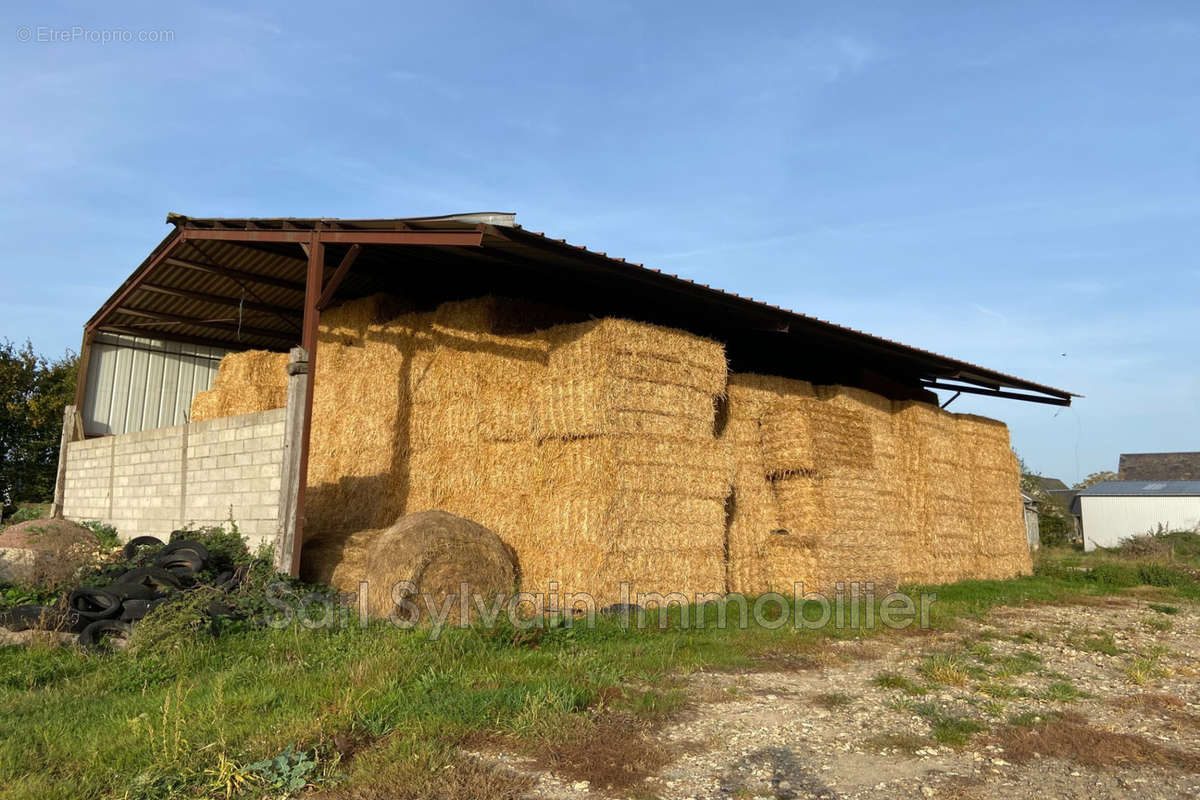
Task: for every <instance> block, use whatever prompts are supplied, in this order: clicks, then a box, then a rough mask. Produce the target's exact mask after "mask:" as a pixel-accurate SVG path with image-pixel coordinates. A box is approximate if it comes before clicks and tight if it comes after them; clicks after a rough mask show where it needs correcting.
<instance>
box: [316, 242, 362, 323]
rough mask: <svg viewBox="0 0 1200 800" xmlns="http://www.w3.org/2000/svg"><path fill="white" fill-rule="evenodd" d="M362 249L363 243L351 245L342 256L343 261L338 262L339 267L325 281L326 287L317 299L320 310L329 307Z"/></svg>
mask: <svg viewBox="0 0 1200 800" xmlns="http://www.w3.org/2000/svg"><path fill="white" fill-rule="evenodd" d="M361 251H362V245H360V244H352V245H350V249H349V250H347V251H346V255H344V256H343V257H342V263H340V264H338V268H337V269H336V270H334V273H333V277H331V278H330V279H329V280H328V281H327V282H326V283H325V288H324V289H323V290H322V291H321V296H320V297H319V298H318V299H317V310H318V311H324V310H325V309H326V308H328V307H329V304H330V303H331V302H332V301H333V295H334V294H335V293H337V290H338V287H339V286H341V285H342V281H344V280H345V279H346V275H347V273H349V272H350V267H352V266H354V262H355V260H356V259H357V258H358V254H359V252H361Z"/></svg>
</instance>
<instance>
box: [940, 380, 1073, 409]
mask: <svg viewBox="0 0 1200 800" xmlns="http://www.w3.org/2000/svg"><path fill="white" fill-rule="evenodd" d="M921 385H922V386H923V387H925V388H926V389H944V390H946V391H950V392H966V393H967V394H978V395H982V396H983V397H1001V398H1004V399H1005V400H1026V401H1028V402H1030V403H1045V404H1047V405H1051V406H1069V405H1071V398H1070V397H1049V396H1045V397H1040V396H1038V395H1033V394H1022V393H1020V392H1001V391H998V390H996V389H984V388H982V387H980V386H958V385H954V384H949V383H939V382H937V381H929V380H927V381H922V382H921ZM947 405H949V403H947Z"/></svg>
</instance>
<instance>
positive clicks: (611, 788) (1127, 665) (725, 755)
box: [486, 597, 1200, 800]
mask: <svg viewBox="0 0 1200 800" xmlns="http://www.w3.org/2000/svg"><path fill="white" fill-rule="evenodd" d="M1171 611H1174V613H1170V612H1171ZM1198 658H1200V608H1197V607H1196V606H1190V605H1189V606H1180V607H1178V608H1177V609H1174V608H1170V607H1168V608H1167V610H1166V611H1155V610H1153V609H1151V608H1150V607H1149V604H1148V603H1146V602H1143V601H1140V600H1137V599H1133V598H1128V597H1123V598H1120V599H1108V600H1104V601H1098V602H1097V603H1096V604H1089V605H1067V606H1041V607H1032V608H1011V609H1002V610H998V611H996V612H994V613H992V614H991V615H990V616H988V617H987V618H986V619H984V620H982V621H980V622H962V623H961V624H960V625H959V627H958V628H957V629H956V630H954V631H952V632H939V633H936V634H928V635H919V636H912V635H910V636H890V637H880V638H878V639H873V640H867V641H863V642H855V641H842V642H836V643H833V644H831V645H830V647H829V648H828V650H827V651H826V652H824V653H821V654H820V655H819V657H818V658H817V659H816V663H815V664H814V663H813V662H811V661H810V662H806V663H807V667H806V668H797V669H789V670H786V671H761V672H743V673H737V674H731V673H697V674H694V675H691V676H688V677H687V679H686V682H685V684H684V688H685V690H686V692H687V694H688V697H689V698H690V702H689V704H688V707H687V708H686V710H685V711H684V712H683V713H681V714H679V715H676V716H675V717H674V718H673V719H672V720H670V721H669V722H668V723H667V724H666V725H665V726H664V727H661V728H659V729H658V730H655V731H653V732H652V733H650V734H649V738H648V740H647V746H648V747H652V748H653V749H654V751H655V752H654V756H655V758H654V760H655V762H656V764H659V763H663V762H665V763H666V766H663V767H657V766H656V767H655V768H654V770H653V772H652V773H651V774H649V775H644V773H643V774H638V775H637V777H636V780H634V781H625V782H622V781H621V780H619V779H618V780H616V781H614V782H612V783H609V784H608V785H601V784H602V783H603V782H604V779H603V778H601V780H596V779H595V777H594V776H593V780H592V781H586V780H581V779H579V775H580V774H586V770H583V771H582V772H581V771H579V770H573V769H572V765H571V764H565V765H557V766H555V767H554V768H553V769H551V770H548V769H545V768H539V767H538V766H537V765H536V764H535V763H534V762H532V761H530V760H528V759H523V758H521V757H518V756H515V755H513V754H508V753H494V752H492V753H488V754H487V755H486V757H487V759H488V760H489V761H492V762H493V763H495V762H499V763H501V764H503V765H504V766H505V767H506V768H508V769H511V770H514V771H517V772H519V773H522V774H524V775H527V776H529V777H531V778H533V780H534V781H535V787H534V789H533V790H532V793H531V794H530V797H532V798H541V799H544V800H550V798H568V797H571V798H575V797H583V798H608V797H634V798H645V797H658V798H663V800H668V799H670V800H682V798H697V799H699V798H752V797H766V798H781V799H783V798H798V799H799V798H910V797H911V798H978V800H985V799H986V800H990V799H992V798H995V799H996V800H999V798H1005V800H1008V799H1009V798H1037V800H1045V798H1060V797H1061V798H1109V797H1112V798H1124V797H1129V796H1131V795H1134V794H1136V795H1138V796H1139V797H1141V798H1145V800H1150V798H1183V797H1188V798H1195V797H1200V660H1198ZM637 752H638V749H637V748H631V755H630V756H629V758H630V759H636V758H638V756H637ZM646 752H649V751H646ZM647 758H649V756H647ZM576 766H578V765H576ZM573 771H574V772H575V773H576V774H574V775H573V774H572V772H573ZM632 772H633V773H635V774H636V773H637V771H636V770H633V771H632ZM622 783H623V785H622Z"/></svg>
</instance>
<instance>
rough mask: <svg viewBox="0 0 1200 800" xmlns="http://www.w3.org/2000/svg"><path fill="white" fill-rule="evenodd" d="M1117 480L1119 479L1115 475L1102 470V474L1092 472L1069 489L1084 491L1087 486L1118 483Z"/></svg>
mask: <svg viewBox="0 0 1200 800" xmlns="http://www.w3.org/2000/svg"><path fill="white" fill-rule="evenodd" d="M1119 480H1121V478H1120V477H1119V476H1118V475H1117V473H1115V472H1110V471H1109V470H1103V471H1102V472H1093V473H1092V474H1091V475H1088V476H1087V477H1086V478H1084V479H1083V480H1081V481H1080V482H1079V483H1077V484H1075V485H1074V486H1072V487H1071V488H1072V489H1086V488H1088V487H1089V486H1095V485H1096V484H1097V483H1104V482H1105V481H1119Z"/></svg>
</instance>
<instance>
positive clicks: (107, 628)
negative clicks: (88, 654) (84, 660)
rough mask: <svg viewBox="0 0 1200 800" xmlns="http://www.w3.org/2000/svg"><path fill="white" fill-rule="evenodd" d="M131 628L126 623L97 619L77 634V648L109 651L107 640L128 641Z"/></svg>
mask: <svg viewBox="0 0 1200 800" xmlns="http://www.w3.org/2000/svg"><path fill="white" fill-rule="evenodd" d="M132 632H133V628H131V627H130V626H129V623H127V622H121V621H120V620H117V619H98V620H96V621H95V622H93V623H92V624H91V625H88V626H87V627H86V628H84V629H83V630H82V631H81V632H80V634H79V646H80V647H86V648H87V649H89V650H107V649H109V646H110V645H109V644H108V642H109V640H111V639H113V638H118V639H128V638H129V634H130V633H132Z"/></svg>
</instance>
